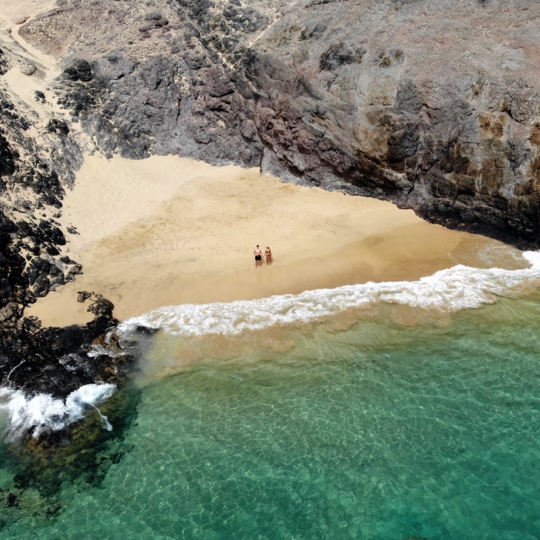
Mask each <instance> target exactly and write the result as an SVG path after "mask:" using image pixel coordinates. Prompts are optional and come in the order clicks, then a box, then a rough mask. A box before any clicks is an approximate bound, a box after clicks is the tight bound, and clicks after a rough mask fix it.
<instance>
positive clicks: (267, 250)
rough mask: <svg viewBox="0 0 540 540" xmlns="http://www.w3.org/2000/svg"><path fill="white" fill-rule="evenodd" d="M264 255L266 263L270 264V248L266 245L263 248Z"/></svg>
mask: <svg viewBox="0 0 540 540" xmlns="http://www.w3.org/2000/svg"><path fill="white" fill-rule="evenodd" d="M264 256H265V257H266V264H267V265H270V264H272V250H271V249H270V246H266V249H265V250H264Z"/></svg>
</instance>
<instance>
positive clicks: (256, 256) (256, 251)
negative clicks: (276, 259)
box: [253, 244, 262, 268]
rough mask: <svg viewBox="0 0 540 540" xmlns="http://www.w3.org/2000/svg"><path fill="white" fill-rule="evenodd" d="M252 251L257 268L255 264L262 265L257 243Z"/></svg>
mask: <svg viewBox="0 0 540 540" xmlns="http://www.w3.org/2000/svg"><path fill="white" fill-rule="evenodd" d="M253 253H254V254H255V268H257V266H261V265H262V251H261V248H260V247H259V244H257V247H256V248H255V249H254V250H253Z"/></svg>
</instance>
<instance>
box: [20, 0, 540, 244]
mask: <svg viewBox="0 0 540 540" xmlns="http://www.w3.org/2000/svg"><path fill="white" fill-rule="evenodd" d="M539 17H540V6H539V5H537V4H536V3H534V2H530V1H528V0H510V1H507V0H483V1H481V0H459V1H458V2H456V1H454V0H435V1H433V0H432V1H427V0H417V1H412V0H403V1H396V0H356V1H352V0H351V1H341V0H340V1H338V0H298V1H294V2H284V1H281V0H268V1H265V2H262V1H261V0H251V1H250V2H246V1H244V2H243V1H242V0H235V1H232V2H225V1H223V0H169V1H165V0H152V1H150V2H147V3H146V4H145V5H144V6H143V5H138V6H137V7H134V6H133V3H132V2H127V0H114V1H113V0H103V1H102V2H100V3H99V4H96V3H94V2H91V1H90V0H73V1H72V2H71V3H69V2H67V3H64V5H63V6H62V8H61V9H58V10H55V11H54V12H51V13H50V14H48V15H46V16H44V17H43V18H41V19H37V20H34V21H32V22H29V23H27V24H26V25H24V26H23V27H22V29H21V33H22V34H23V35H24V36H25V38H26V39H28V40H30V41H32V42H33V43H34V44H35V45H37V46H38V47H41V48H44V49H45V50H47V51H48V52H51V53H55V54H58V55H60V56H62V57H63V58H65V65H66V67H65V71H64V73H63V76H62V80H60V81H59V82H58V85H57V92H58V95H59V98H60V102H61V103H62V104H63V105H64V106H65V107H67V108H69V109H71V110H72V111H73V115H74V117H76V118H77V119H80V120H81V121H82V123H83V125H84V127H85V129H86V130H87V131H88V132H89V133H90V134H92V136H93V137H94V139H95V141H96V142H97V144H98V146H99V148H100V149H101V150H102V151H104V152H106V153H113V152H119V153H121V154H122V155H125V156H127V157H143V156H146V155H148V154H150V153H179V154H182V155H186V156H192V157H197V158H202V159H205V160H208V161H212V162H216V163H224V162H231V161H232V162H236V163H240V164H244V165H258V164H260V163H262V166H263V168H267V169H270V170H273V171H275V172H278V173H282V174H285V173H287V174H288V175H289V177H292V178H296V181H298V182H308V183H312V184H315V185H321V186H323V187H325V188H327V189H339V190H344V191H348V192H350V193H355V194H362V195H370V196H375V197H379V198H384V199H389V200H392V201H394V202H395V203H397V204H398V205H400V206H402V207H407V208H413V209H414V210H415V211H416V212H417V213H419V214H420V215H422V216H424V217H425V218H427V219H429V220H431V221H436V222H439V223H443V224H445V225H447V226H450V227H462V228H465V229H467V230H470V231H474V232H481V233H484V234H489V235H491V236H495V237H497V238H500V239H503V240H505V241H508V242H511V243H514V244H517V245H519V246H522V247H524V246H538V234H537V232H538V230H539V221H538V183H539V178H540V176H539V174H540V173H539V167H540V153H539V144H540V110H539V109H540V96H539V90H538V88H539V82H540V81H539V74H538V70H537V51H538V47H539V46H540V43H539V42H540V35H539V33H538V32H537V28H538V25H537V23H538V20H539Z"/></svg>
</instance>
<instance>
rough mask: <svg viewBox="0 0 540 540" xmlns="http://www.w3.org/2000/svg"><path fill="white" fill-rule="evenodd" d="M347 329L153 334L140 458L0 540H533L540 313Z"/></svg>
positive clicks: (516, 311) (482, 314)
mask: <svg viewBox="0 0 540 540" xmlns="http://www.w3.org/2000/svg"><path fill="white" fill-rule="evenodd" d="M413 311H414V310H413ZM370 313H371V312H370ZM364 315H365V314H364ZM356 317H357V314H354V318H353V319H356ZM339 320H340V321H342V323H343V324H338V322H337V321H336V320H331V319H329V320H326V321H325V322H324V323H317V324H310V325H304V326H302V325H293V326H292V327H290V328H289V327H286V328H284V329H281V331H280V332H279V333H272V332H270V331H269V330H268V329H266V330H262V331H260V332H259V333H258V334H257V333H255V334H242V335H240V336H237V337H236V338H235V339H234V340H233V338H232V337H231V338H226V339H225V340H224V339H223V338H219V339H218V338H213V337H209V336H206V337H203V338H200V341H196V342H195V344H193V343H192V342H190V343H191V345H190V344H189V343H187V344H186V342H185V341H186V339H187V340H188V341H189V340H190V339H193V338H186V337H185V336H178V335H174V334H165V335H161V336H160V335H159V334H158V335H157V337H156V343H155V346H154V347H153V348H152V349H151V350H150V351H149V352H148V354H149V357H151V360H152V363H154V362H156V361H158V360H160V361H161V362H164V358H168V361H169V364H168V365H167V366H165V367H166V368H168V369H169V372H168V373H173V372H174V371H175V370H176V371H178V370H180V372H179V373H177V374H176V375H173V376H169V377H166V378H163V379H161V380H158V381H153V382H150V383H149V382H148V381H149V377H148V373H145V376H144V377H142V378H141V381H142V384H143V390H142V401H141V403H140V405H139V414H138V418H137V422H136V425H135V426H133V427H132V428H131V430H130V431H129V432H128V433H127V435H126V440H125V441H124V442H125V445H126V447H129V448H130V451H129V452H128V453H127V454H126V455H125V456H124V457H123V459H121V460H120V461H118V462H117V463H116V464H114V465H113V466H112V467H111V468H110V469H109V471H108V474H107V475H106V477H105V478H104V480H103V482H102V483H101V484H100V485H99V486H97V487H89V486H88V485H84V486H77V485H66V486H65V489H64V490H63V491H62V493H61V494H60V497H59V502H60V504H61V506H62V511H61V512H60V513H59V514H58V515H56V516H54V517H47V518H40V519H36V518H32V519H30V518H28V519H25V518H24V517H23V518H21V519H20V520H19V521H18V522H17V523H15V524H13V525H12V526H10V527H9V528H5V529H4V530H3V532H2V538H4V537H5V538H48V539H49V538H196V539H232V538H235V539H236V538H246V539H252V538H261V539H263V538H264V539H266V538H268V539H281V538H287V539H289V538H290V539H293V538H298V539H300V538H301V539H304V538H305V539H312V538H333V539H341V538H361V539H364V538H365V539H394V538H395V539H406V538H409V539H412V538H429V539H447V538H459V539H468V538H470V539H473V538H474V539H479V538H486V539H487V538H489V539H493V538H498V539H514V538H515V539H520V540H523V539H528V538H531V539H532V538H538V537H540V473H539V472H538V471H539V467H538V463H539V462H540V443H539V442H538V432H539V427H540V332H539V330H540V328H539V326H540V301H539V300H538V299H537V298H533V297H529V298H525V299H520V300H502V301H500V302H498V303H496V304H494V305H490V306H485V307H482V308H480V309H474V310H466V311H461V312H459V313H457V314H454V315H452V316H448V317H443V318H437V317H431V316H430V314H429V313H425V312H424V313H422V315H421V316H420V315H418V316H417V317H412V316H411V313H410V311H407V310H403V309H402V308H396V307H395V306H383V307H381V308H379V309H378V310H377V311H376V312H375V313H371V314H370V316H363V317H362V320H356V322H354V320H353V321H351V318H350V317H349V316H347V314H345V315H341V316H340V317H339ZM411 321H414V322H415V324H412V323H411ZM418 321H420V324H418ZM228 340H231V341H233V342H234V343H233V345H231V346H230V347H229V348H227V346H226V342H228ZM203 345H204V346H203ZM190 347H191V348H197V349H201V348H202V349H203V351H204V354H199V355H198V356H197V355H195V357H194V361H193V363H192V364H190V365H188V366H185V365H184V362H183V360H182V358H171V355H173V356H174V354H177V355H179V356H181V355H182V354H183V353H184V352H185V351H186V350H188V351H189V350H190ZM162 367H163V366H162ZM3 474H4V475H5V474H7V473H6V472H5V471H4V473H3ZM1 478H2V475H1V474H0V479H1Z"/></svg>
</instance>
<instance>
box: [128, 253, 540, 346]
mask: <svg viewBox="0 0 540 540" xmlns="http://www.w3.org/2000/svg"><path fill="white" fill-rule="evenodd" d="M523 256H524V257H525V258H526V259H527V260H528V261H529V263H530V267H528V268H523V269H518V270H505V269H502V268H488V269H480V268H473V267H470V266H464V265H457V266H454V267H452V268H449V269H446V270H441V271H439V272H436V273H435V274H433V275H431V276H427V277H423V278H421V279H419V280H418V281H396V282H382V283H374V282H368V283H363V284H360V285H346V286H342V287H337V288H335V289H318V290H311V291H305V292H303V293H301V294H298V295H292V294H286V295H280V296H272V297H269V298H263V299H260V300H241V301H235V302H229V303H214V304H202V305H195V304H186V305H180V306H167V307H162V308H159V309H156V310H154V311H151V312H149V313H146V314H144V315H141V316H139V317H133V318H131V319H127V320H126V321H124V322H123V323H122V324H121V325H120V326H119V330H120V332H121V333H122V334H124V335H129V334H131V332H132V331H133V330H135V329H136V328H137V327H138V326H146V327H149V328H154V329H161V330H163V331H165V332H168V333H171V334H176V335H184V336H200V335H212V334H225V335H229V334H230V335H234V334H239V333H241V332H243V331H246V330H262V329H264V328H266V327H269V326H273V325H290V324H295V323H299V322H309V321H314V320H317V319H320V318H321V317H327V316H331V315H333V314H339V313H341V312H343V311H345V310H348V309H351V308H353V309H354V308H364V307H370V306H373V305H377V304H381V303H388V304H401V305H407V306H412V307H418V308H424V309H430V310H440V311H443V312H446V313H452V312H457V311H460V310H463V309H470V308H477V307H480V306H481V305H483V304H492V303H494V302H496V301H497V297H516V296H521V295H523V294H530V293H531V292H532V290H536V289H537V288H539V287H540V252H532V251H527V252H524V253H523Z"/></svg>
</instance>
